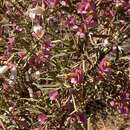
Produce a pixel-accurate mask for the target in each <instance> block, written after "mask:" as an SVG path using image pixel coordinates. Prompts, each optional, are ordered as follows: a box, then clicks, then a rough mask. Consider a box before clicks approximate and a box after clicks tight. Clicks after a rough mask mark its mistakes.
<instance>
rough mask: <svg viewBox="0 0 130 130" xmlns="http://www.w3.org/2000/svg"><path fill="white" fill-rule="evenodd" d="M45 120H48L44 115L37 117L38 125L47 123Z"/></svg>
mask: <svg viewBox="0 0 130 130" xmlns="http://www.w3.org/2000/svg"><path fill="white" fill-rule="evenodd" d="M47 120H48V117H47V116H46V115H45V114H40V115H39V116H38V122H39V124H40V125H43V124H45V123H46V122H47Z"/></svg>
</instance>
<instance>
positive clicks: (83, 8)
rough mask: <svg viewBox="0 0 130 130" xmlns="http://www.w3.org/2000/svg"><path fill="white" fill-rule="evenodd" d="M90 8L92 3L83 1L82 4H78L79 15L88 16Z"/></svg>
mask: <svg viewBox="0 0 130 130" xmlns="http://www.w3.org/2000/svg"><path fill="white" fill-rule="evenodd" d="M90 8H91V5H90V2H89V1H88V0H86V1H85V0H82V1H81V2H80V3H78V7H77V12H78V14H86V13H87V11H88V10H90Z"/></svg>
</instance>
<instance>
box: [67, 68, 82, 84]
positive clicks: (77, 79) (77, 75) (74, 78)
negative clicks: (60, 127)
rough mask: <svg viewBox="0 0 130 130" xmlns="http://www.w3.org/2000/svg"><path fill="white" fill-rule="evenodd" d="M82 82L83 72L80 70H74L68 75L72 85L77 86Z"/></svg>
mask: <svg viewBox="0 0 130 130" xmlns="http://www.w3.org/2000/svg"><path fill="white" fill-rule="evenodd" d="M82 81H83V71H82V69H79V68H77V69H74V70H73V71H72V72H71V74H70V82H71V83H72V84H78V83H81V82H82Z"/></svg>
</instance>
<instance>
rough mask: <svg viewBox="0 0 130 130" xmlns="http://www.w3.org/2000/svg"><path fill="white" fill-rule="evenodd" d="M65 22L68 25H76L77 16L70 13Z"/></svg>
mask: <svg viewBox="0 0 130 130" xmlns="http://www.w3.org/2000/svg"><path fill="white" fill-rule="evenodd" d="M65 24H66V25H68V26H69V27H72V26H74V25H76V19H75V17H74V16H71V15H69V16H68V17H67V18H66V21H65Z"/></svg>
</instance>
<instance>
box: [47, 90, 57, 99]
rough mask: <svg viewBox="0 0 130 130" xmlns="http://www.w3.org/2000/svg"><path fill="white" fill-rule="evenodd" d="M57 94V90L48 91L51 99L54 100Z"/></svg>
mask: <svg viewBox="0 0 130 130" xmlns="http://www.w3.org/2000/svg"><path fill="white" fill-rule="evenodd" d="M58 96H59V92H58V90H53V91H50V92H49V98H50V100H51V101H55V100H56V99H57V98H58Z"/></svg>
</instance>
